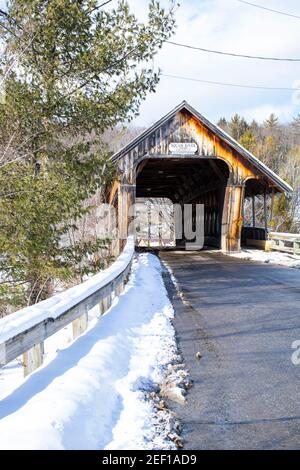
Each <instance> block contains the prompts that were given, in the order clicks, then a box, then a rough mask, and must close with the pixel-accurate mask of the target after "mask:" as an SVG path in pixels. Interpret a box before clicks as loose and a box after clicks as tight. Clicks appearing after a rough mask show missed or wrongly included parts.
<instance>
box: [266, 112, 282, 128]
mask: <svg viewBox="0 0 300 470" xmlns="http://www.w3.org/2000/svg"><path fill="white" fill-rule="evenodd" d="M264 124H265V126H266V127H267V128H268V129H271V130H273V129H276V128H277V126H278V124H279V119H278V117H277V116H276V115H275V114H274V113H271V114H270V116H269V117H268V118H267V119H266V120H265V122H264Z"/></svg>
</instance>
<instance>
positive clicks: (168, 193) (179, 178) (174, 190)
mask: <svg viewBox="0 0 300 470" xmlns="http://www.w3.org/2000/svg"><path fill="white" fill-rule="evenodd" d="M228 177H229V169H228V166H227V164H226V163H225V162H223V161H222V160H218V159H203V158H201V160H200V159H199V157H198V158H197V159H196V158H186V157H180V158H170V156H168V157H161V158H151V159H147V160H144V161H142V162H141V163H140V164H139V166H138V168H137V178H136V197H138V198H168V199H170V200H171V201H172V202H173V203H174V204H175V203H177V204H180V205H183V204H193V205H196V204H204V214H205V215H204V234H205V244H207V245H212V246H216V247H220V238H221V222H222V211H223V204H224V194H225V186H226V183H227V180H228ZM181 243H184V240H177V244H181Z"/></svg>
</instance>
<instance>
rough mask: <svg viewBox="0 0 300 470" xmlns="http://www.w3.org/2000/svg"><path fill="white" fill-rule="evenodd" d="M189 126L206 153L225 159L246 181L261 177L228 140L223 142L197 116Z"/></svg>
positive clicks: (191, 118)
mask: <svg viewBox="0 0 300 470" xmlns="http://www.w3.org/2000/svg"><path fill="white" fill-rule="evenodd" d="M188 126H189V128H190V132H191V133H192V136H193V138H194V139H195V141H196V142H197V143H198V145H199V148H200V149H201V150H202V151H203V152H204V154H207V156H214V157H217V158H221V159H222V160H224V161H225V162H226V163H227V164H228V165H229V168H230V169H233V170H234V171H235V172H236V171H238V173H239V175H240V176H241V178H242V179H243V180H244V181H245V180H246V179H249V178H254V179H257V178H259V176H258V175H257V173H254V172H253V170H252V169H251V168H250V166H249V164H248V165H247V164H245V163H243V162H242V160H241V157H240V155H239V154H238V153H237V152H236V151H235V150H234V149H231V148H230V147H229V145H227V144H226V142H223V141H222V140H221V139H220V138H219V137H218V136H216V135H215V134H213V133H212V132H211V131H210V130H209V129H207V128H206V127H205V126H204V125H203V124H202V123H201V122H200V121H198V120H197V119H196V118H195V117H193V116H192V117H190V118H189V120H188ZM203 147H204V148H203Z"/></svg>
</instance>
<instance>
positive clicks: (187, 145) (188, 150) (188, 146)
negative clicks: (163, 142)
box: [169, 142, 198, 155]
mask: <svg viewBox="0 0 300 470" xmlns="http://www.w3.org/2000/svg"><path fill="white" fill-rule="evenodd" d="M197 150H198V146H197V144H195V143H194V142H172V143H170V144H169V151H170V152H171V153H175V154H177V155H185V154H191V155H194V154H195V153H196V152H197Z"/></svg>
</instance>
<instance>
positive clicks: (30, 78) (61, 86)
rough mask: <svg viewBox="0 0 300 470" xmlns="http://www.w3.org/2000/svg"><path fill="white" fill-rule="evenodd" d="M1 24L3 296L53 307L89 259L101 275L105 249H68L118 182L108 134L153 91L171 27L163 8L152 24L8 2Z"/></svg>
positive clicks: (68, 4) (74, 6)
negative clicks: (61, 284)
mask: <svg viewBox="0 0 300 470" xmlns="http://www.w3.org/2000/svg"><path fill="white" fill-rule="evenodd" d="M0 15H1V21H0V26H2V27H0V34H1V38H0V40H1V41H2V43H3V44H4V54H3V60H2V64H1V71H0V75H1V78H2V87H3V89H2V97H3V99H2V100H1V104H0V107H1V113H0V137H1V143H0V152H1V153H0V188H1V190H0V219H1V226H0V272H1V273H2V277H1V283H0V289H1V290H0V294H1V293H2V302H6V303H10V304H13V305H15V306H17V305H24V304H25V303H28V304H31V303H35V302H37V301H39V300H41V299H43V298H45V297H47V296H48V295H49V294H51V292H52V288H53V280H54V279H71V278H73V277H74V276H75V275H76V274H77V266H78V264H79V262H81V261H82V259H85V260H86V271H87V272H88V271H93V269H95V268H96V267H95V266H91V262H90V260H91V255H92V254H93V253H95V252H96V251H97V250H98V249H99V248H101V247H103V245H104V244H106V243H107V240H101V239H100V240H94V241H93V242H90V241H88V242H87V243H85V244H82V243H80V244H76V243H75V245H73V246H72V247H70V246H69V245H68V244H66V243H65V242H63V241H64V240H65V239H66V234H67V232H68V230H69V229H70V227H72V226H73V225H74V224H75V225H76V224H77V223H78V222H79V221H80V219H81V218H82V216H84V215H85V214H86V212H87V211H89V207H87V205H86V204H84V202H85V201H86V200H87V199H88V198H90V197H91V196H93V195H94V194H95V192H96V191H97V189H98V188H99V187H103V186H104V185H106V184H109V183H110V181H111V179H112V178H113V174H114V169H113V168H112V166H111V164H110V161H109V155H110V154H109V152H108V149H107V147H106V146H105V145H104V143H103V142H102V140H101V135H102V134H103V132H104V131H105V130H106V129H109V128H111V127H113V126H115V125H117V124H118V123H120V122H123V121H125V120H126V121H130V120H131V119H132V118H133V117H134V116H136V114H137V113H138V109H139V105H140V102H141V100H142V99H144V98H145V96H146V94H147V93H148V92H150V91H154V90H155V86H156V84H157V83H158V79H159V77H158V76H157V74H155V73H153V72H152V70H150V69H149V70H148V68H147V67H146V66H145V64H146V63H147V62H148V61H149V60H150V59H151V58H152V57H153V56H154V54H155V53H156V52H157V51H158V49H159V48H160V47H161V46H162V44H163V42H164V41H165V40H166V39H167V38H169V37H170V35H171V34H172V31H173V29H174V18H173V13H172V10H171V11H165V10H164V9H162V8H161V7H160V5H159V4H158V3H157V2H155V1H151V2H150V4H149V11H148V21H147V22H146V23H140V22H139V21H138V20H137V18H136V17H135V16H134V15H133V14H131V13H130V10H129V7H128V5H127V3H126V2H124V1H119V2H118V3H117V5H116V7H115V8H113V9H107V8H104V6H103V5H101V4H99V2H97V1H96V0H82V1H80V2H78V1H74V0H52V1H51V2H49V1H47V0H34V1H32V2H28V1H27V0H10V1H9V2H8V6H7V11H6V12H2V13H1V12H0ZM92 136H93V137H92ZM95 136H96V137H95Z"/></svg>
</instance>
